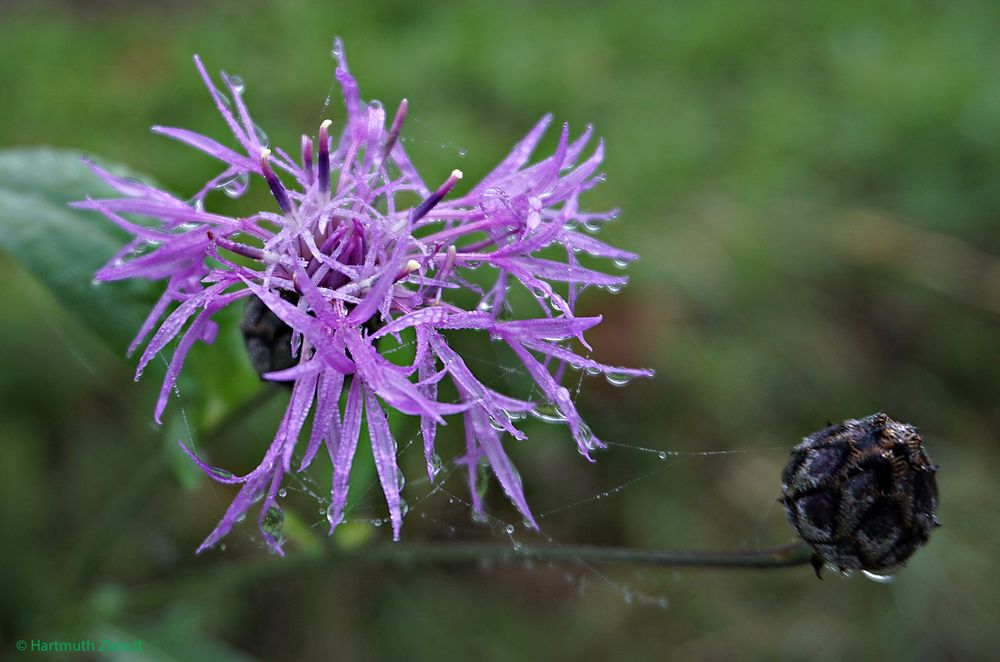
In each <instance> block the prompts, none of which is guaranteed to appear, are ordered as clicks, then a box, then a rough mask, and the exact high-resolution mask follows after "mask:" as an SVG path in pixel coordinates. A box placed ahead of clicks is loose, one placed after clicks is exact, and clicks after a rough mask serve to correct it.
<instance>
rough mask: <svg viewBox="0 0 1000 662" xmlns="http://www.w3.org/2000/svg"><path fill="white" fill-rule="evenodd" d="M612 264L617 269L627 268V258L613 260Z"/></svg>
mask: <svg viewBox="0 0 1000 662" xmlns="http://www.w3.org/2000/svg"><path fill="white" fill-rule="evenodd" d="M612 264H614V265H615V266H616V267H618V268H619V269H628V265H629V261H628V260H613V261H612Z"/></svg>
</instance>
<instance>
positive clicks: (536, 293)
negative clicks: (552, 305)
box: [531, 287, 549, 299]
mask: <svg viewBox="0 0 1000 662" xmlns="http://www.w3.org/2000/svg"><path fill="white" fill-rule="evenodd" d="M531 296H533V297H535V298H536V299H548V298H549V293H548V292H546V291H545V290H544V289H543V288H541V287H532V288H531Z"/></svg>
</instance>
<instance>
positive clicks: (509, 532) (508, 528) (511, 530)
mask: <svg viewBox="0 0 1000 662" xmlns="http://www.w3.org/2000/svg"><path fill="white" fill-rule="evenodd" d="M503 530H504V531H506V532H507V535H508V536H512V535H514V525H513V524H508V525H507V526H505V527H503Z"/></svg>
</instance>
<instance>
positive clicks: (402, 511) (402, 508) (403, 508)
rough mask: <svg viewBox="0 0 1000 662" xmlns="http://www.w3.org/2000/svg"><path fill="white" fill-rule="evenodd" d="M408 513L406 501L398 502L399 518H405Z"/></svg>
mask: <svg viewBox="0 0 1000 662" xmlns="http://www.w3.org/2000/svg"><path fill="white" fill-rule="evenodd" d="M409 512H410V504H408V503H406V499H400V500H399V516H400V517H406V515H407V513H409Z"/></svg>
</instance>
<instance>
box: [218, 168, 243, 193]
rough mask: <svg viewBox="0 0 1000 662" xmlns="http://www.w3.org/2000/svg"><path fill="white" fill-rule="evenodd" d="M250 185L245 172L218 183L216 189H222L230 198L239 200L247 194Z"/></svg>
mask: <svg viewBox="0 0 1000 662" xmlns="http://www.w3.org/2000/svg"><path fill="white" fill-rule="evenodd" d="M249 184H250V175H249V174H248V173H246V172H238V173H236V174H235V175H233V176H232V177H230V178H229V179H226V180H224V181H221V182H219V184H218V186H216V188H220V189H222V192H223V193H225V194H226V195H227V196H229V197H230V198H239V197H240V196H242V195H243V194H244V193H246V192H247V187H248V185H249Z"/></svg>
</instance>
